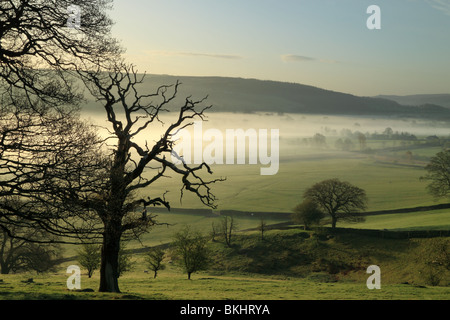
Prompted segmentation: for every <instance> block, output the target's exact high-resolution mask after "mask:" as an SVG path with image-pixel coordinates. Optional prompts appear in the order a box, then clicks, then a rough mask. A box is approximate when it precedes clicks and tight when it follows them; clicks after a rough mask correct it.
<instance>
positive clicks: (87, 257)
mask: <svg viewBox="0 0 450 320" xmlns="http://www.w3.org/2000/svg"><path fill="white" fill-rule="evenodd" d="M78 262H79V263H80V265H81V266H82V267H84V268H86V269H87V271H88V277H89V278H91V277H92V275H93V274H94V271H95V270H97V269H98V267H99V266H100V246H99V245H95V244H83V245H82V246H81V249H80V250H78Z"/></svg>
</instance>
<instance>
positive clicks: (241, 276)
mask: <svg viewBox="0 0 450 320" xmlns="http://www.w3.org/2000/svg"><path fill="white" fill-rule="evenodd" d="M447 240H448V238H447ZM431 241H433V239H401V240H398V239H396V240H394V239H378V238H372V237H366V236H361V235H358V236H355V235H339V236H338V235H335V236H329V235H326V236H325V235H323V234H316V233H311V232H304V231H302V230H299V229H292V230H272V231H270V232H267V233H266V235H265V237H264V240H261V239H260V235H259V233H257V232H246V233H242V234H239V235H237V236H236V237H235V241H234V243H233V244H232V246H231V247H227V246H226V245H225V244H224V243H222V242H221V241H216V242H210V244H209V247H210V250H211V256H212V257H213V258H214V259H213V260H214V262H213V263H212V264H211V266H210V268H209V269H208V270H206V271H204V272H198V273H195V274H194V275H193V277H192V280H187V277H186V275H185V274H183V273H182V271H181V270H179V269H178V268H177V267H176V266H175V265H174V264H173V263H170V262H169V261H166V264H167V269H166V270H163V271H160V272H159V273H158V277H157V278H156V279H153V274H152V272H151V271H149V272H146V270H147V267H146V266H145V264H144V263H143V254H142V253H140V254H135V255H133V259H134V260H135V266H134V269H133V270H132V271H131V272H127V273H125V274H124V275H123V276H121V277H120V279H119V285H120V288H121V291H122V293H119V294H105V293H98V292H96V291H97V288H98V284H99V274H98V272H95V273H94V276H93V277H92V278H90V279H89V278H88V277H87V275H86V274H84V273H83V274H82V278H81V288H82V290H85V289H88V292H76V291H69V290H68V289H67V287H66V281H67V279H68V276H69V275H68V274H65V268H67V266H68V265H70V264H72V263H73V262H66V263H63V264H62V265H61V270H60V271H59V272H57V273H54V274H47V275H35V274H20V275H1V276H0V279H1V280H2V281H0V299H1V300H22V299H50V300H61V299H63V300H66V299H83V300H86V299H88V300H111V299H126V300H129V299H131V300H141V299H145V300H228V299H230V300H305V299H308V300H322V299H326V300H355V299H358V300H372V299H376V300H428V299H430V300H447V299H449V297H450V286H449V285H450V277H449V272H448V270H447V271H446V272H443V273H440V274H439V277H440V283H439V284H438V285H430V284H428V276H429V275H428V272H429V271H430V269H428V268H427V264H426V257H427V256H429V255H430V251H429V248H430V243H431ZM167 260H169V259H167ZM372 264H375V265H378V266H379V267H380V269H381V289H380V290H377V289H372V290H370V289H368V288H367V286H366V281H367V278H368V277H369V276H370V275H369V274H367V272H366V270H367V267H368V266H369V265H372ZM29 278H32V279H33V280H32V281H28V279H29Z"/></svg>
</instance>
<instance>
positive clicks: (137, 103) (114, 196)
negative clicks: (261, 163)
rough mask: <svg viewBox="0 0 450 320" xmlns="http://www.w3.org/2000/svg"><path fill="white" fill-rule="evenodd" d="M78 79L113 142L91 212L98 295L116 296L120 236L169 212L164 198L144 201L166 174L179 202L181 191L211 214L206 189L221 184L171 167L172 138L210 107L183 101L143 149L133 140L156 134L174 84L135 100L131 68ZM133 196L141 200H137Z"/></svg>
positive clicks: (205, 169) (201, 169)
mask: <svg viewBox="0 0 450 320" xmlns="http://www.w3.org/2000/svg"><path fill="white" fill-rule="evenodd" d="M80 75H81V76H82V77H83V79H84V80H85V83H86V85H87V87H88V88H89V90H90V92H91V94H92V95H93V96H94V97H95V98H96V100H97V101H98V102H100V103H102V105H103V107H104V110H105V112H106V118H107V120H108V122H109V125H110V128H109V129H108V132H109V135H110V139H111V140H114V141H115V143H114V144H111V145H110V149H111V150H112V155H111V163H110V166H109V168H108V176H107V179H106V180H107V189H106V190H105V191H104V193H103V194H102V195H101V200H100V201H99V202H98V204H97V209H96V210H97V213H98V216H99V218H100V219H101V221H102V223H103V241H102V262H101V267H100V288H99V290H100V291H107V292H119V291H120V290H119V286H118V281H117V279H118V273H117V268H118V252H119V247H120V246H119V244H120V240H121V238H122V236H123V235H125V234H126V233H127V232H128V233H132V234H134V235H137V234H140V233H142V232H146V231H147V230H148V228H149V227H151V226H153V225H155V224H156V223H157V221H156V220H155V217H154V216H153V215H152V214H151V212H149V213H148V214H147V208H148V207H151V206H165V207H166V208H168V209H170V205H169V201H168V200H167V199H166V197H165V195H166V193H162V194H157V195H156V196H149V194H150V192H151V189H149V187H150V186H151V185H152V184H153V183H155V182H156V181H158V180H159V179H161V178H164V177H168V176H169V171H170V173H171V174H174V175H175V176H179V177H181V185H182V187H181V190H180V191H181V197H183V192H184V191H189V192H192V193H193V194H194V195H196V196H197V197H198V198H199V199H200V201H201V202H202V203H203V204H204V205H206V206H209V207H212V208H215V204H214V201H215V196H214V195H213V193H212V192H211V184H213V183H215V182H217V181H220V180H222V179H213V180H206V179H205V177H204V176H203V174H204V173H206V174H212V171H211V168H210V167H209V166H208V165H207V164H206V163H202V164H199V165H197V166H189V165H187V164H186V163H185V162H184V161H182V162H181V164H177V163H176V162H175V161H172V155H174V153H173V147H174V145H175V143H176V141H175V135H176V133H177V132H178V131H179V130H181V129H183V128H186V127H187V126H190V125H192V124H193V121H194V120H195V119H201V120H203V119H204V117H205V115H204V112H205V111H206V110H207V109H209V108H210V106H201V104H202V103H203V101H204V100H205V99H200V100H193V99H191V98H190V97H188V98H186V99H185V101H184V103H183V104H182V105H181V106H180V107H179V108H177V112H176V115H175V117H174V118H175V120H173V123H171V124H170V125H167V126H166V127H164V128H163V129H162V132H161V134H160V138H159V139H158V140H156V141H155V142H154V143H153V145H152V146H149V145H148V141H146V142H145V143H144V142H142V143H140V142H138V140H137V137H138V136H139V134H140V133H142V134H143V133H144V132H145V131H146V130H148V128H149V127H150V126H153V127H152V128H155V129H157V128H158V127H160V126H157V124H160V125H161V124H163V122H162V120H161V113H163V112H169V109H168V106H169V104H171V103H172V102H174V99H175V97H176V94H177V92H178V87H179V85H180V83H178V82H177V83H176V84H175V85H173V86H172V85H162V86H159V87H158V88H157V89H156V92H154V93H148V94H140V93H139V92H138V87H139V85H140V84H142V82H143V80H144V77H145V75H139V74H138V73H137V72H136V71H135V69H134V68H133V66H129V65H126V64H122V63H119V64H117V65H115V66H113V67H112V68H111V69H109V71H108V72H101V71H100V70H97V71H95V72H94V71H90V70H86V71H84V72H82V73H80ZM154 101H157V102H154ZM139 190H141V194H145V196H138V195H137V191H139ZM91 207H92V206H91ZM136 210H140V212H137V211H136Z"/></svg>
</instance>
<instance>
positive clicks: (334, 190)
mask: <svg viewBox="0 0 450 320" xmlns="http://www.w3.org/2000/svg"><path fill="white" fill-rule="evenodd" d="M304 198H305V199H310V200H312V201H313V202H315V203H317V205H318V206H319V208H321V209H323V210H324V211H325V212H326V213H328V214H329V215H330V216H331V225H332V228H335V227H336V222H337V221H338V219H347V220H353V221H355V220H361V219H362V217H361V216H359V215H358V212H359V211H360V210H364V209H365V208H366V207H367V196H366V192H365V191H364V190H363V189H361V188H358V187H356V186H354V185H352V184H350V183H349V182H343V181H340V180H339V179H329V180H324V181H322V182H319V183H316V184H315V185H313V186H312V187H310V188H308V189H307V190H306V191H305V193H304Z"/></svg>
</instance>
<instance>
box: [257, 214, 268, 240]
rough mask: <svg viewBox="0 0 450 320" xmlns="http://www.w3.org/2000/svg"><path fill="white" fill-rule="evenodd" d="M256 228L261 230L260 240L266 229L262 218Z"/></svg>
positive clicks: (262, 238)
mask: <svg viewBox="0 0 450 320" xmlns="http://www.w3.org/2000/svg"><path fill="white" fill-rule="evenodd" d="M258 230H259V231H261V240H264V231H266V230H267V223H266V220H264V218H261V220H260V221H259V224H258Z"/></svg>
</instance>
